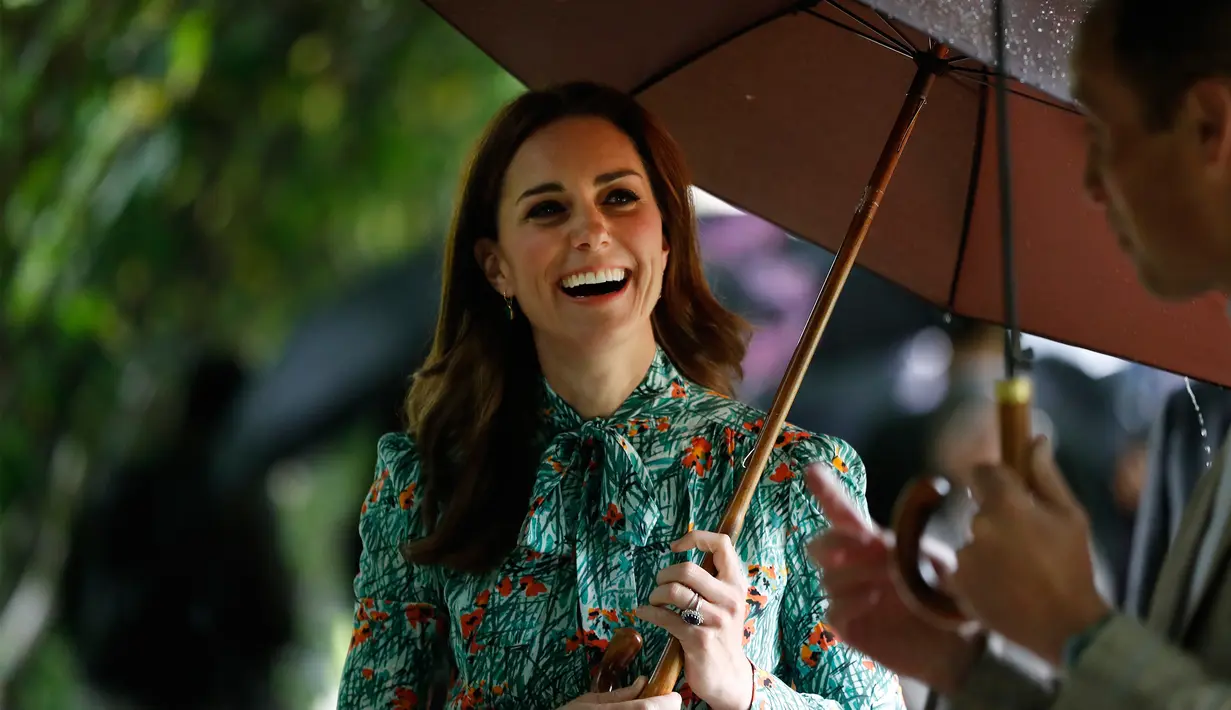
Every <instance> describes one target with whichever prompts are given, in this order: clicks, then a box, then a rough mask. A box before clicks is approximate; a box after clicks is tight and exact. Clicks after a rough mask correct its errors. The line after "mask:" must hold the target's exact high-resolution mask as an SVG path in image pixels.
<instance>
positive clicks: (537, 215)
mask: <svg viewBox="0 0 1231 710" xmlns="http://www.w3.org/2000/svg"><path fill="white" fill-rule="evenodd" d="M562 212H564V205H562V204H560V203H559V202H557V201H555V200H544V201H543V202H540V203H538V204H536V205H535V206H533V207H531V208H530V209H529V211H527V212H526V219H546V218H548V217H555V216H556V215H558V214H561V213H562Z"/></svg>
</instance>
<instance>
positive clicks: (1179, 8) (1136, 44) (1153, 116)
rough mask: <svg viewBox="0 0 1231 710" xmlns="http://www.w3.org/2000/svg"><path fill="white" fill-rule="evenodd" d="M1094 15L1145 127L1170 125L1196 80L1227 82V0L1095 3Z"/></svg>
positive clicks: (1230, 53) (1230, 43) (1230, 55)
mask: <svg viewBox="0 0 1231 710" xmlns="http://www.w3.org/2000/svg"><path fill="white" fill-rule="evenodd" d="M1094 12H1095V13H1097V14H1098V15H1100V17H1099V21H1106V22H1109V23H1110V27H1109V29H1110V31H1111V44H1112V54H1113V58H1114V60H1115V63H1116V66H1117V68H1118V69H1119V71H1120V72H1121V73H1122V75H1123V76H1124V77H1125V79H1126V80H1127V81H1128V83H1129V85H1130V86H1132V87H1133V89H1134V90H1135V91H1136V92H1137V94H1138V96H1139V97H1140V99H1141V103H1142V107H1143V108H1144V110H1145V119H1146V123H1147V124H1148V125H1149V126H1150V127H1151V128H1154V129H1164V128H1169V127H1170V126H1171V125H1172V123H1173V122H1174V121H1175V116H1176V113H1177V111H1178V110H1179V107H1180V102H1181V101H1182V100H1183V98H1184V95H1185V93H1186V92H1187V91H1188V90H1189V89H1191V88H1192V86H1193V84H1195V83H1196V82H1197V81H1199V80H1201V79H1206V78H1209V77H1218V76H1221V77H1226V78H1229V79H1231V0H1101V2H1100V3H1099V4H1098V5H1097V6H1096V8H1095V10H1094Z"/></svg>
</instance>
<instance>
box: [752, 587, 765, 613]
mask: <svg viewBox="0 0 1231 710" xmlns="http://www.w3.org/2000/svg"><path fill="white" fill-rule="evenodd" d="M747 601H748V607H749V609H750V610H751V611H752V612H753V613H758V612H761V611H764V610H765V606H766V605H767V604H769V597H767V596H765V595H764V594H762V593H761V590H759V589H757V588H756V587H749V588H748V599H747Z"/></svg>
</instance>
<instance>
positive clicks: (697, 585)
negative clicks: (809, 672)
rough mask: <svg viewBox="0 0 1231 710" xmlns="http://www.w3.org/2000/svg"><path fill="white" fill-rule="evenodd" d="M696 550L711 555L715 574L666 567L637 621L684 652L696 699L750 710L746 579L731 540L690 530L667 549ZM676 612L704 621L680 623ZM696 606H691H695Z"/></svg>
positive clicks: (686, 566) (718, 709) (723, 709)
mask: <svg viewBox="0 0 1231 710" xmlns="http://www.w3.org/2000/svg"><path fill="white" fill-rule="evenodd" d="M693 549H696V550H701V551H703V552H708V553H710V554H711V555H712V556H713V560H714V568H715V569H716V570H717V575H712V574H710V573H709V572H706V571H705V570H704V569H703V568H702V567H700V566H699V565H696V564H694V563H692V562H683V563H680V564H678V565H671V566H670V567H667V568H666V569H664V570H663V571H661V572H659V573H658V585H659V586H658V587H657V588H656V589H655V590H654V591H653V592H651V593H650V606H642V607H639V608H638V609H637V616H638V617H640V618H642V619H644V620H646V621H648V622H650V623H651V624H654V625H655V626H660V627H662V628H664V629H666V630H667V632H668V633H670V634H671V635H672V636H674V637H676V638H677V639H679V640H680V646H682V647H683V649H684V677H685V678H686V679H687V680H688V686H689V688H691V689H692V692H693V693H695V694H696V695H697V697H699V698H701V699H702V700H704V701H705V702H706V703H708V704H709V706H710V707H711V708H714V710H748V708H749V707H750V706H751V705H752V695H753V692H752V684H753V677H752V663H751V662H750V661H749V660H748V657H747V656H746V655H745V653H744V622H745V621H746V620H747V618H748V577H747V576H746V575H745V573H744V563H743V562H742V561H741V560H740V558H739V553H737V552H736V551H735V546H734V545H732V544H731V538H730V537H728V536H726V535H720V534H718V533H712V532H704V531H701V530H694V531H692V532H690V533H688V534H687V535H685V536H684V537H682V538H680V539H679V540H676V541H675V542H674V543H672V544H671V550H672V551H673V552H685V551H687V550H693ZM668 604H670V605H671V606H673V607H675V608H677V609H679V610H680V611H681V612H683V611H685V610H687V609H689V608H693V609H695V610H696V611H698V612H700V613H701V617H702V619H703V621H702V623H701V624H700V625H698V626H691V625H689V624H687V623H685V622H684V620H683V619H682V618H681V617H680V614H678V613H676V612H673V611H671V610H669V609H665V608H663V607H665V606H666V605H668ZM694 604H695V606H694Z"/></svg>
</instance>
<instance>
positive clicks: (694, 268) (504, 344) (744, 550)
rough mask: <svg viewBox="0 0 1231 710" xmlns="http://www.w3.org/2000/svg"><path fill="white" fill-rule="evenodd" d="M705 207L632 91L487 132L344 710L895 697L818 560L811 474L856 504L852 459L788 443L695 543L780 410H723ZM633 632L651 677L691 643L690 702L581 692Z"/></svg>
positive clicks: (377, 528)
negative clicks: (854, 643)
mask: <svg viewBox="0 0 1231 710" xmlns="http://www.w3.org/2000/svg"><path fill="white" fill-rule="evenodd" d="M689 197H690V192H689V180H688V174H687V170H686V169H685V165H684V161H683V158H682V155H681V152H680V150H679V148H678V147H677V146H676V144H675V143H674V141H673V140H672V139H671V137H670V136H669V135H668V134H667V133H666V132H665V131H664V130H663V129H662V128H661V127H660V126H659V125H658V123H657V122H656V121H655V120H654V119H653V118H652V117H651V116H650V115H648V114H647V113H646V112H645V111H644V110H643V109H642V108H641V107H640V106H639V105H638V104H637V103H636V102H635V101H633V100H632V99H630V98H629V97H627V96H625V95H624V94H621V93H619V92H617V91H614V90H611V89H607V88H604V87H601V86H596V85H593V84H569V85H565V86H561V87H557V88H554V89H550V90H546V91H538V92H530V93H527V94H525V95H523V96H522V97H520V98H519V99H517V100H516V101H514V102H513V103H511V104H510V105H509V106H507V107H506V108H505V109H504V110H503V111H502V112H501V113H500V114H499V115H498V116H497V117H496V118H495V120H494V121H493V122H492V124H491V127H490V128H489V130H488V132H487V134H486V135H485V136H484V138H483V139H482V141H481V142H480V144H479V147H478V151H477V152H476V154H475V156H474V159H473V162H472V164H471V167H470V171H469V173H468V174H467V176H466V177H465V180H464V182H463V186H462V192H461V199H460V203H459V205H458V210H457V215H456V218H455V222H454V226H453V231H452V233H451V235H450V242H449V246H448V250H447V256H446V262H445V275H444V276H445V278H444V293H443V298H442V305H441V310H440V315H439V321H438V325H437V331H436V338H435V343H434V345H433V350H432V353H431V355H430V356H429V359H428V361H427V364H426V365H425V366H424V368H423V369H422V370H421V371H420V372H419V373H417V375H416V377H415V381H414V384H413V386H412V387H411V391H410V394H409V396H408V398H407V414H408V418H409V422H410V431H409V433H408V434H390V435H387V436H386V437H384V438H382V439H381V441H380V444H379V445H378V451H377V465H376V476H375V480H374V482H373V484H372V488H371V491H370V492H369V495H368V496H367V498H366V499H365V501H364V502H363V507H362V509H361V514H360V533H361V536H362V539H363V545H364V550H363V555H362V558H361V564H360V571H359V575H358V576H357V577H356V579H355V592H356V597H357V604H356V616H355V631H354V636H353V638H352V643H351V649H350V652H349V654H348V657H347V663H346V667H345V670H344V676H343V679H342V685H341V693H340V697H339V707H342V708H377V707H381V708H384V707H402V708H405V707H435V706H436V705H438V704H441V703H442V702H443V704H445V705H447V706H448V707H457V708H461V707H466V708H475V707H513V708H545V709H548V710H550V709H553V708H561V707H568V708H573V709H580V708H586V707H590V706H592V705H597V704H602V705H604V706H605V707H610V708H611V709H612V710H620V709H621V708H624V709H625V710H631V709H633V708H673V707H681V705H684V706H687V707H697V706H708V707H711V708H716V709H718V710H723V709H726V708H731V709H734V710H746V709H747V708H749V707H774V708H826V709H827V710H830V709H832V708H835V707H841V708H852V709H853V708H860V709H861V710H862V709H865V708H867V709H872V708H877V709H879V708H900V707H901V703H902V701H901V696H900V692H899V690H898V684H897V682H896V680H895V679H894V677H893V676H892V674H891V673H889V672H888V671H886V670H885V669H883V668H881V667H880V666H878V665H876V664H875V663H873V662H871V661H869V660H867V659H865V658H864V657H863V656H861V655H860V654H859V653H858V652H856V651H854V650H853V649H851V648H848V647H846V646H845V645H844V644H842V643H841V642H840V641H839V640H838V639H836V638H835V637H834V636H833V634H832V633H831V632H829V630H828V628H827V627H826V625H825V617H824V610H825V606H826V604H825V596H824V592H823V590H822V589H821V587H820V583H819V580H818V577H817V575H815V574H814V573H811V572H810V570H809V569H808V564H809V563H808V562H807V554H806V550H805V546H806V543H807V540H808V538H809V537H811V536H812V535H813V534H815V533H816V532H818V531H819V530H820V529H822V528H823V527H825V526H826V523H825V521H824V518H823V517H822V515H821V512H820V510H819V509H818V508H817V507H816V506H815V504H814V503H813V502H812V498H811V496H809V495H808V494H807V492H806V491H804V490H803V488H802V478H803V475H802V474H803V471H804V468H805V467H806V466H808V465H809V464H810V463H813V462H817V461H824V462H826V463H827V464H829V465H830V466H832V467H834V468H835V469H836V470H837V471H839V472H840V475H841V476H842V479H843V481H844V482H845V483H846V486H847V488H848V489H849V491H850V493H851V494H852V496H854V497H855V498H856V499H857V500H858V501H860V505H861V506H862V508H863V509H862V511H861V512H862V513H863V514H865V515H866V504H864V503H862V501H863V488H864V472H863V465H862V464H861V463H860V461H859V458H858V456H857V455H856V454H855V453H854V452H853V451H852V450H851V449H850V448H849V447H848V446H847V445H846V444H845V443H843V442H842V441H839V440H837V439H833V438H829V437H825V436H819V435H813V434H810V433H808V432H805V431H801V430H798V429H794V428H790V427H788V428H787V429H786V430H785V431H784V433H783V434H782V436H781V437H780V439H779V441H778V445H777V446H776V447H775V450H774V453H773V458H772V460H771V463H770V470H771V471H773V474H772V475H770V476H768V477H767V481H766V482H765V483H764V484H763V485H762V486H761V488H760V489H759V490H758V491H757V493H756V495H755V497H754V500H753V503H752V506H751V508H750V510H749V512H748V515H747V518H746V522H745V525H744V533H743V535H742V536H741V538H740V540H739V544H738V546H736V545H733V544H732V542H731V540H730V539H729V538H727V537H725V536H721V535H717V534H714V533H709V532H705V531H706V530H713V529H715V528H717V527H718V524H719V520H720V518H721V516H722V514H723V510H724V508H725V507H726V501H727V500H729V499H730V497H731V494H732V491H733V490H734V488H735V485H736V483H737V479H738V474H739V470H740V467H741V462H742V461H743V460H745V458H746V456H747V455H748V454H749V453H750V452H751V450H752V447H753V445H754V444H755V441H756V436H757V433H758V432H759V430H760V427H761V426H762V421H763V419H764V414H763V413H762V412H758V411H756V410H754V409H752V408H750V407H746V406H744V405H742V404H740V403H738V402H735V401H733V400H731V399H729V395H730V393H731V391H732V385H733V383H734V381H735V380H736V379H737V378H738V377H739V375H740V360H741V359H742V357H743V354H744V346H745V334H746V328H745V325H744V323H743V322H742V321H741V320H740V319H739V318H738V317H736V316H735V315H734V314H732V313H730V312H729V311H727V310H726V309H724V308H723V307H722V306H721V305H720V304H719V303H718V302H717V300H715V298H714V297H713V295H712V294H711V293H710V290H709V288H708V287H707V285H706V283H705V280H704V277H703V275H702V270H701V262H700V258H699V255H698V246H697V238H696V225H695V215H694V213H693V207H692V204H691V201H690V199H689ZM699 552H711V553H713V555H714V560H715V563H716V565H717V570H718V571H717V573H716V574H713V575H711V574H709V573H708V572H706V571H704V570H703V569H702V568H701V567H700V566H698V565H696V564H694V560H695V559H696V558H697V557H698V553H699ZM621 627H632V628H633V629H635V630H636V631H637V632H639V633H640V634H641V635H642V637H643V638H644V639H645V647H646V653H644V654H643V655H642V657H641V658H640V659H639V660H638V661H637V662H635V663H634V664H633V666H632V671H634V672H637V673H641V674H643V675H648V674H649V672H650V670H651V667H650V665H649V664H650V663H652V661H653V659H654V658H655V657H656V656H657V654H658V653H659V652H660V651H661V650H662V649H663V648H664V647H665V645H666V643H667V640H668V639H669V638H670V637H671V636H675V637H676V638H678V639H679V640H680V642H681V645H682V647H683V649H684V653H685V679H684V683H683V685H681V686H680V687H679V688H678V692H677V693H675V694H672V695H670V696H666V697H662V698H654V699H645V700H637V699H635V695H636V692H637V688H636V684H635V683H634V684H633V686H630V688H625V689H623V690H620V691H616V692H614V693H610V694H606V695H603V694H587V693H586V691H587V688H588V687H589V686H590V684H591V679H592V676H593V674H594V672H595V670H596V669H597V666H598V663H599V660H600V658H601V657H602V654H603V651H604V650H605V649H606V647H607V644H608V643H609V642H610V640H611V639H612V636H613V634H614V632H615V631H616V630H618V629H619V628H621ZM625 680H626V681H627V680H630V679H625ZM702 704H704V705H702Z"/></svg>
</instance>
